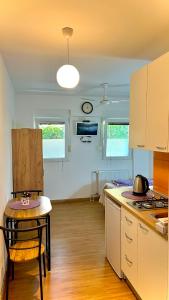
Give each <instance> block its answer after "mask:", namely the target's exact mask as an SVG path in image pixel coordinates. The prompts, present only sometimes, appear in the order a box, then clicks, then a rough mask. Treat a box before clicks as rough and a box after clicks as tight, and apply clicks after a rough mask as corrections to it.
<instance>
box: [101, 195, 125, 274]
mask: <svg viewBox="0 0 169 300" xmlns="http://www.w3.org/2000/svg"><path fill="white" fill-rule="evenodd" d="M120 210H121V209H120V207H119V206H118V205H116V204H115V203H114V202H112V201H111V200H110V199H108V198H107V197H106V198H105V231H106V232H105V244H106V245H105V246H106V257H107V259H108V261H109V263H110V264H111V266H112V268H113V269H114V271H115V272H116V273H117V275H118V276H119V277H122V274H121V250H120V244H121V240H120V233H121V224H120V219H121V215H120V214H121V213H120Z"/></svg>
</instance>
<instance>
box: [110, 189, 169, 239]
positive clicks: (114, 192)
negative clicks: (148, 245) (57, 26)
mask: <svg viewBox="0 0 169 300" xmlns="http://www.w3.org/2000/svg"><path fill="white" fill-rule="evenodd" d="M131 189H132V188H130V187H120V188H115V189H106V190H105V194H106V195H107V196H108V197H109V198H110V199H112V200H113V201H114V202H115V203H116V204H118V205H119V206H123V207H125V209H127V210H128V211H129V212H130V213H132V214H133V215H134V216H135V217H137V218H138V219H140V220H141V221H142V222H144V223H145V224H146V225H147V226H149V227H150V228H151V229H153V230H154V231H155V232H157V233H158V234H159V235H161V236H162V237H163V238H165V239H166V240H167V239H168V235H164V234H162V233H160V232H159V231H157V230H156V228H155V224H156V222H157V220H156V219H155V218H154V217H153V214H156V213H157V212H158V213H161V212H168V209H167V208H159V209H150V210H145V211H141V210H137V209H135V208H133V207H132V206H130V205H129V204H127V202H129V201H133V200H131V199H127V198H125V197H123V196H122V195H121V193H122V192H124V191H127V190H128V191H129V190H131Z"/></svg>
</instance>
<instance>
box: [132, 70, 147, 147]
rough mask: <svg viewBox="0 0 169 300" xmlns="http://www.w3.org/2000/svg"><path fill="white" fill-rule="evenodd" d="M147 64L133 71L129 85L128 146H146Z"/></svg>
mask: <svg viewBox="0 0 169 300" xmlns="http://www.w3.org/2000/svg"><path fill="white" fill-rule="evenodd" d="M146 116H147V65H146V66H144V67H143V68H141V69H140V70H139V71H137V72H135V73H134V74H133V76H132V78H131V86H130V138H129V142H130V147H133V148H141V149H144V148H146Z"/></svg>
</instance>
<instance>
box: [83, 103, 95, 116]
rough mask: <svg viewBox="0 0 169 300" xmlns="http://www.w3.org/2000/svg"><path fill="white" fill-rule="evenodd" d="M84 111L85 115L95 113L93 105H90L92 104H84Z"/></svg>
mask: <svg viewBox="0 0 169 300" xmlns="http://www.w3.org/2000/svg"><path fill="white" fill-rule="evenodd" d="M82 111H83V112H84V113H85V114H90V113H91V112H92V111H93V105H92V103H90V102H84V103H83V104H82Z"/></svg>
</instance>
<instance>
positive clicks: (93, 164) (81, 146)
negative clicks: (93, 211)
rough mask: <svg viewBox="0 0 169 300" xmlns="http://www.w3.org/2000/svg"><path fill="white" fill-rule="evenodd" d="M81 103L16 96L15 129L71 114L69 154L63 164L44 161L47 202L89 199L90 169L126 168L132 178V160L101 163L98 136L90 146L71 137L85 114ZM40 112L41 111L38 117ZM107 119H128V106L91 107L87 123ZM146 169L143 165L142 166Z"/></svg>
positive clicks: (67, 98) (43, 96)
mask: <svg viewBox="0 0 169 300" xmlns="http://www.w3.org/2000/svg"><path fill="white" fill-rule="evenodd" d="M82 102H83V101H82V100H81V99H80V97H75V96H58V95H51V94H49V95H47V94H41V95H38V94H26V93H23V94H17V95H16V125H17V127H18V128H22V127H30V128H31V127H33V125H34V116H35V115H42V116H44V115H46V116H50V115H51V114H52V115H54V114H55V113H56V114H57V111H58V110H70V111H71V120H70V123H71V153H70V158H69V161H67V162H63V163H62V162H44V169H45V178H44V186H45V189H44V192H45V194H46V195H48V196H49V197H50V198H51V199H68V198H83V197H89V196H90V194H91V172H92V171H94V170H98V169H101V170H105V169H106V170H111V169H128V170H129V173H130V176H132V175H133V169H132V160H131V159H130V160H119V159H117V160H107V161H106V160H103V159H102V148H101V141H100V135H98V136H97V137H93V138H92V143H89V144H88V143H82V142H81V141H80V138H79V137H78V136H76V135H75V134H74V130H73V126H72V124H74V122H75V121H79V120H83V119H84V118H85V117H86V115H85V114H84V113H82V111H81V104H82ZM42 112H44V113H43V114H42ZM104 116H107V117H115V118H117V117H119V118H126V117H128V104H126V103H125V104H124V103H123V104H117V105H115V104H114V105H113V106H104V105H103V106H100V107H98V106H97V105H96V106H95V107H94V111H93V113H92V114H90V115H89V116H88V118H89V119H91V120H101V118H104ZM145 167H146V166H145Z"/></svg>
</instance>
